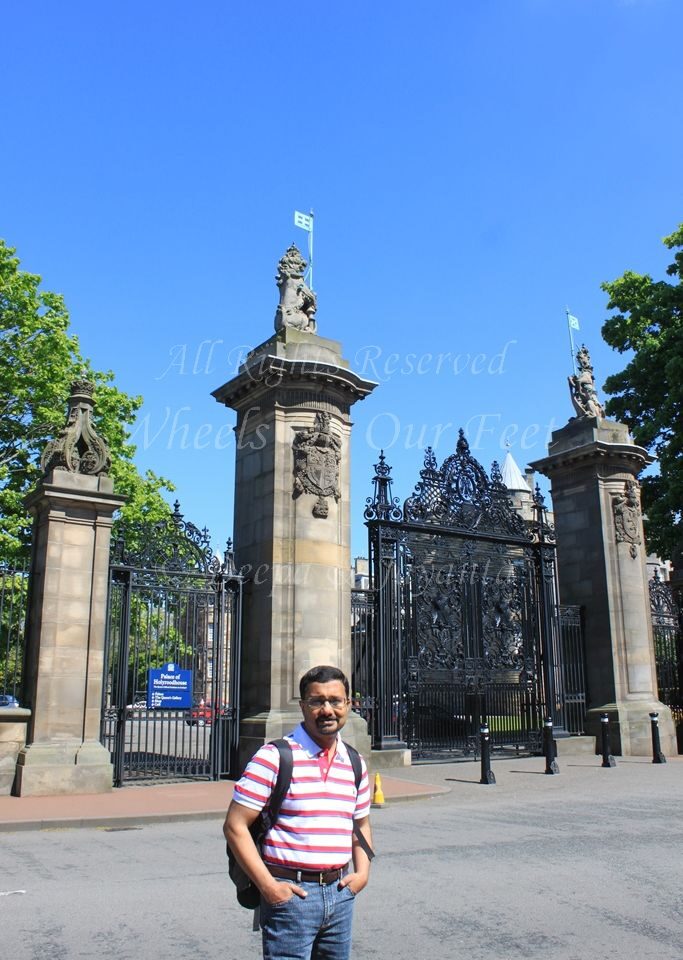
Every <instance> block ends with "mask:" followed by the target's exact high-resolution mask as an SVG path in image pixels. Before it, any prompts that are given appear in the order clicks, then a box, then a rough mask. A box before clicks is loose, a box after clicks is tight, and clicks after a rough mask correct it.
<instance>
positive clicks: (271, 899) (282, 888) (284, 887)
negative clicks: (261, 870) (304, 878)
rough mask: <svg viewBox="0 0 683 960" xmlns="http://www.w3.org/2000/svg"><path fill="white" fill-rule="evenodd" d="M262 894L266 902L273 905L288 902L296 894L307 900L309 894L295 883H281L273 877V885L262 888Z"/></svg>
mask: <svg viewBox="0 0 683 960" xmlns="http://www.w3.org/2000/svg"><path fill="white" fill-rule="evenodd" d="M261 896H262V897H263V899H264V900H265V901H266V903H269V904H270V905H271V906H272V905H273V904H275V903H286V902H287V901H288V900H291V899H292V897H294V896H296V897H301V899H302V900H305V899H306V897H307V896H308V894H307V893H306V891H305V890H304V889H303V888H302V887H297V885H296V884H295V883H279V882H278V881H277V880H275V879H273V883H272V886H271V885H270V884H269V885H268V887H267V888H264V887H262V888H261Z"/></svg>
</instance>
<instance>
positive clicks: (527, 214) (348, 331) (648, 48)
mask: <svg viewBox="0 0 683 960" xmlns="http://www.w3.org/2000/svg"><path fill="white" fill-rule="evenodd" d="M681 36H683V5H682V4H681V3H680V0H478V2H465V0H459V2H458V0H448V2H447V0H440V2H426V3H423V4H421V5H419V6H418V5H417V4H415V3H414V2H404V0H392V2H391V3H388V2H384V3H383V2H379V3H374V4H370V3H367V2H364V3H360V2H356V0H347V2H346V3H343V4H330V3H321V2H320V0H318V2H310V0H301V2H298V3H296V4H282V3H274V2H269V0H264V2H260V3H253V4H237V3H230V2H227V0H203V2H202V0H197V2H196V3H194V4H192V5H190V4H187V3H179V2H175V0H164V2H161V0H148V2H142V3H141V2H139V0H137V2H132V0H117V2H116V3H107V4H105V3H93V2H92V0H87V2H86V0H73V2H70V0H66V2H63V3H54V2H45V0H32V2H30V3H23V4H21V3H14V4H8V5H6V6H5V9H4V11H3V44H2V48H3V80H4V83H3V95H2V99H1V102H0V116H1V126H0V130H1V131H2V138H3V143H2V150H1V151H0V164H1V166H2V176H1V177H0V236H3V237H4V238H5V239H6V240H7V241H8V242H9V243H10V244H12V245H13V246H16V247H17V250H18V253H19V256H20V257H21V259H22V264H23V267H24V268H25V269H27V270H30V271H32V272H36V273H40V274H41V275H42V276H43V278H44V285H45V287H46V288H47V289H52V290H56V291H59V292H61V293H63V294H64V296H65V297H66V301H67V304H68V306H69V307H70V310H71V317H72V324H73V330H74V332H75V333H77V334H78V336H79V337H80V340H81V345H82V348H83V351H84V353H85V354H86V355H88V356H89V357H90V358H91V359H92V362H93V364H94V365H95V366H96V367H98V368H110V369H112V370H114V371H115V373H116V380H117V384H118V385H119V386H120V387H121V388H122V389H124V390H126V391H128V392H131V393H139V394H142V395H143V396H144V398H145V404H144V408H143V411H142V419H141V422H140V424H139V427H138V432H137V438H136V439H137V442H138V463H139V466H140V467H141V468H147V467H150V468H152V469H154V470H155V471H157V472H158V473H161V474H163V475H165V476H168V477H169V478H171V479H172V480H173V481H174V482H175V483H176V485H177V488H178V492H177V495H178V497H179V498H180V501H181V505H182V508H183V510H184V513H185V515H186V517H187V518H188V519H191V520H192V521H193V522H195V523H197V524H198V525H200V526H204V525H207V526H208V527H209V529H210V531H211V533H212V536H213V539H214V541H215V544H216V546H217V547H220V546H221V545H222V542H223V541H224V540H225V538H226V537H227V536H228V535H229V534H230V532H231V529H232V509H233V507H232V484H233V471H234V454H235V450H234V439H233V435H232V430H231V427H232V425H233V423H234V414H232V413H231V412H230V411H227V410H225V408H222V407H219V405H218V404H217V403H216V402H215V401H214V400H213V399H212V397H211V396H210V393H211V391H212V390H213V389H215V388H216V387H218V386H219V385H220V384H222V383H223V382H224V381H225V380H227V379H228V378H229V376H231V375H232V374H233V373H234V372H235V366H236V360H237V358H238V357H239V355H240V353H241V352H242V349H243V348H244V347H245V346H254V345H256V344H258V343H260V342H262V341H263V340H265V339H266V338H267V337H268V336H269V335H270V334H271V332H272V330H273V316H274V311H275V306H276V303H277V290H276V287H275V284H274V279H273V278H274V274H275V267H276V263H277V260H278V259H279V257H280V256H281V255H282V253H283V252H284V250H285V248H286V247H287V246H288V245H289V243H290V242H291V241H292V240H297V242H299V243H300V245H301V246H302V248H303V247H304V245H305V240H306V235H305V234H304V233H302V232H301V231H299V230H296V229H295V228H294V226H293V224H292V215H293V211H294V210H295V209H299V210H304V211H306V210H308V209H309V208H311V207H312V208H313V209H314V210H315V214H316V235H315V237H316V240H315V242H316V266H315V286H316V290H317V293H318V298H319V309H318V318H317V319H318V331H319V333H320V334H321V335H322V336H325V337H331V338H333V339H338V340H341V341H342V342H343V346H344V353H345V356H346V357H347V358H348V359H349V360H350V362H351V365H352V367H353V368H354V369H356V370H357V371H358V372H359V373H361V374H363V375H365V376H367V377H368V378H370V379H381V380H382V383H381V386H380V387H378V388H377V389H376V391H375V392H374V393H373V394H372V396H371V397H370V398H368V399H367V400H365V401H364V402H363V403H361V404H358V405H357V406H356V407H355V408H354V410H353V419H354V422H355V427H354V434H353V464H352V484H353V487H352V492H353V503H354V527H353V551H354V553H355V554H362V553H364V552H365V534H364V528H363V523H362V511H363V504H364V499H365V497H366V496H367V495H368V494H369V493H370V492H371V486H370V481H371V478H372V473H373V470H372V465H373V463H374V462H375V461H376V459H377V453H378V449H379V447H380V446H384V447H385V450H386V455H387V460H388V461H389V462H390V463H391V464H392V465H393V467H394V476H395V493H396V494H397V495H399V496H400V497H401V498H404V497H406V496H407V495H408V494H409V493H410V492H411V489H412V486H413V484H414V483H415V481H416V480H417V479H418V472H419V469H420V467H421V465H422V457H423V454H422V449H423V447H424V446H425V445H426V444H427V443H430V442H431V443H433V444H434V445H435V447H436V453H437V456H438V459H439V461H441V460H442V459H443V458H445V457H446V456H447V455H448V454H449V453H451V452H452V451H453V449H454V444H455V440H456V438H457V429H458V427H459V426H461V425H462V426H464V427H466V429H467V432H468V435H469V438H470V442H471V445H472V448H473V450H474V452H475V454H476V455H477V456H478V457H479V459H481V461H482V462H483V463H484V465H485V466H486V467H487V468H488V467H489V466H490V463H491V460H492V459H494V458H497V459H502V457H503V456H504V452H505V440H506V438H507V439H509V440H510V441H511V450H512V453H513V455H514V457H515V458H516V460H517V462H518V463H519V465H520V467H522V468H523V467H524V466H525V465H526V463H527V462H528V461H529V460H533V459H536V458H538V457H541V456H543V455H544V454H545V452H546V443H547V434H548V429H549V428H550V429H552V428H553V427H557V426H560V425H563V424H564V423H566V421H567V419H568V418H569V416H570V415H571V414H572V409H571V404H570V400H569V394H568V391H567V385H566V377H567V375H568V373H570V372H571V370H570V357H569V344H568V336H567V327H566V321H565V315H564V308H565V305H567V304H568V305H569V306H570V308H571V310H572V312H573V313H574V314H576V316H578V317H579V319H580V322H581V333H580V335H579V338H580V340H585V342H586V343H587V345H588V346H589V348H590V350H591V353H592V356H593V360H594V366H595V371H596V378H597V381H598V385H601V384H602V382H603V381H604V379H605V377H606V376H607V375H608V374H609V373H611V372H613V371H615V370H617V369H620V368H621V367H622V366H623V362H624V360H623V358H622V357H620V356H619V355H618V354H615V353H613V352H612V351H611V350H610V349H609V348H608V347H607V346H606V345H604V344H603V343H602V341H601V338H600V327H601V325H602V323H603V321H604V319H605V316H606V309H605V307H606V296H605V294H604V293H603V292H602V291H601V290H600V283H601V282H602V281H604V280H609V279H613V278H615V277H616V276H618V275H620V274H621V273H622V272H623V271H624V270H625V269H627V268H633V269H636V270H638V271H643V272H644V271H649V272H651V273H654V274H655V275H661V274H662V272H663V269H664V267H665V266H666V264H667V263H668V262H669V255H668V252H667V251H666V250H665V249H664V247H663V246H662V245H661V242H660V241H661V238H662V237H663V236H664V235H665V234H668V233H670V232H671V231H672V230H673V229H674V228H675V226H676V225H677V224H678V222H680V221H681V220H682V219H683V217H682V216H681V157H683V132H682V127H681V111H680V92H681V88H682V82H681V81H682V80H683V76H682V74H683V68H682V66H681V64H682V60H681V43H680V41H681ZM209 344H213V349H212V350H210V347H209ZM393 354H395V355H397V356H395V357H393V356H392V355H393ZM445 354H450V355H451V358H450V359H446V360H442V361H441V366H440V369H438V370H437V366H438V360H437V358H438V356H439V355H445ZM409 355H415V357H416V358H422V365H421V370H422V372H418V371H417V370H416V369H413V370H412V372H408V371H409V367H410V366H411V361H410V359H409ZM430 355H431V357H430ZM454 357H458V358H459V359H458V360H457V361H455V369H454V360H453V358H454ZM174 360H175V362H173V361H174ZM416 362H417V361H416V360H414V361H413V365H414V366H415V365H416ZM402 371H403V372H402ZM515 427H516V430H515ZM437 437H438V442H436V443H435V440H436V439H437Z"/></svg>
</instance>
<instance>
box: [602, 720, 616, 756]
mask: <svg viewBox="0 0 683 960" xmlns="http://www.w3.org/2000/svg"><path fill="white" fill-rule="evenodd" d="M600 727H601V730H600V732H601V734H602V765H603V767H616V765H617V761H616V760H615V759H614V757H613V756H612V753H611V749H612V748H611V747H610V742H609V714H608V713H601V714H600Z"/></svg>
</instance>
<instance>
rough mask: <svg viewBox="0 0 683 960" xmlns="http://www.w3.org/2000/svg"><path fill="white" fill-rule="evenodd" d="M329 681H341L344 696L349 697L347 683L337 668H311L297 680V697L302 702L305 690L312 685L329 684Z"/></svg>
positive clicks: (344, 675)
mask: <svg viewBox="0 0 683 960" xmlns="http://www.w3.org/2000/svg"><path fill="white" fill-rule="evenodd" d="M330 680H341V682H342V683H343V684H344V689H345V690H346V696H347V697H348V695H349V681H348V680H347V678H346V674H344V673H343V672H342V671H341V670H340V669H339V667H330V666H322V667H311V669H310V670H309V671H308V672H307V673H305V674H304V675H303V677H302V678H301V680H299V696H300V697H301V699H302V700H303V699H304V698H305V697H306V690H307V689H308V687H310V685H311V684H312V683H329V682H330Z"/></svg>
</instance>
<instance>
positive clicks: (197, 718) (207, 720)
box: [185, 700, 228, 727]
mask: <svg viewBox="0 0 683 960" xmlns="http://www.w3.org/2000/svg"><path fill="white" fill-rule="evenodd" d="M219 712H220V715H221V716H222V717H224V716H226V715H227V712H228V705H227V704H226V703H224V704H223V706H222V707H218V706H215V707H214V705H213V704H212V703H210V702H209V701H208V700H207V702H206V703H200V704H198V705H197V706H194V707H192V709H191V710H190V715H189V717H186V718H185V723H189V724H190V726H194V724H195V723H196V724H197V726H198V727H204V726H206V725H207V724H208V725H209V726H211V724H212V723H213V718H214V717H215V716H217V715H218V713H219Z"/></svg>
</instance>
